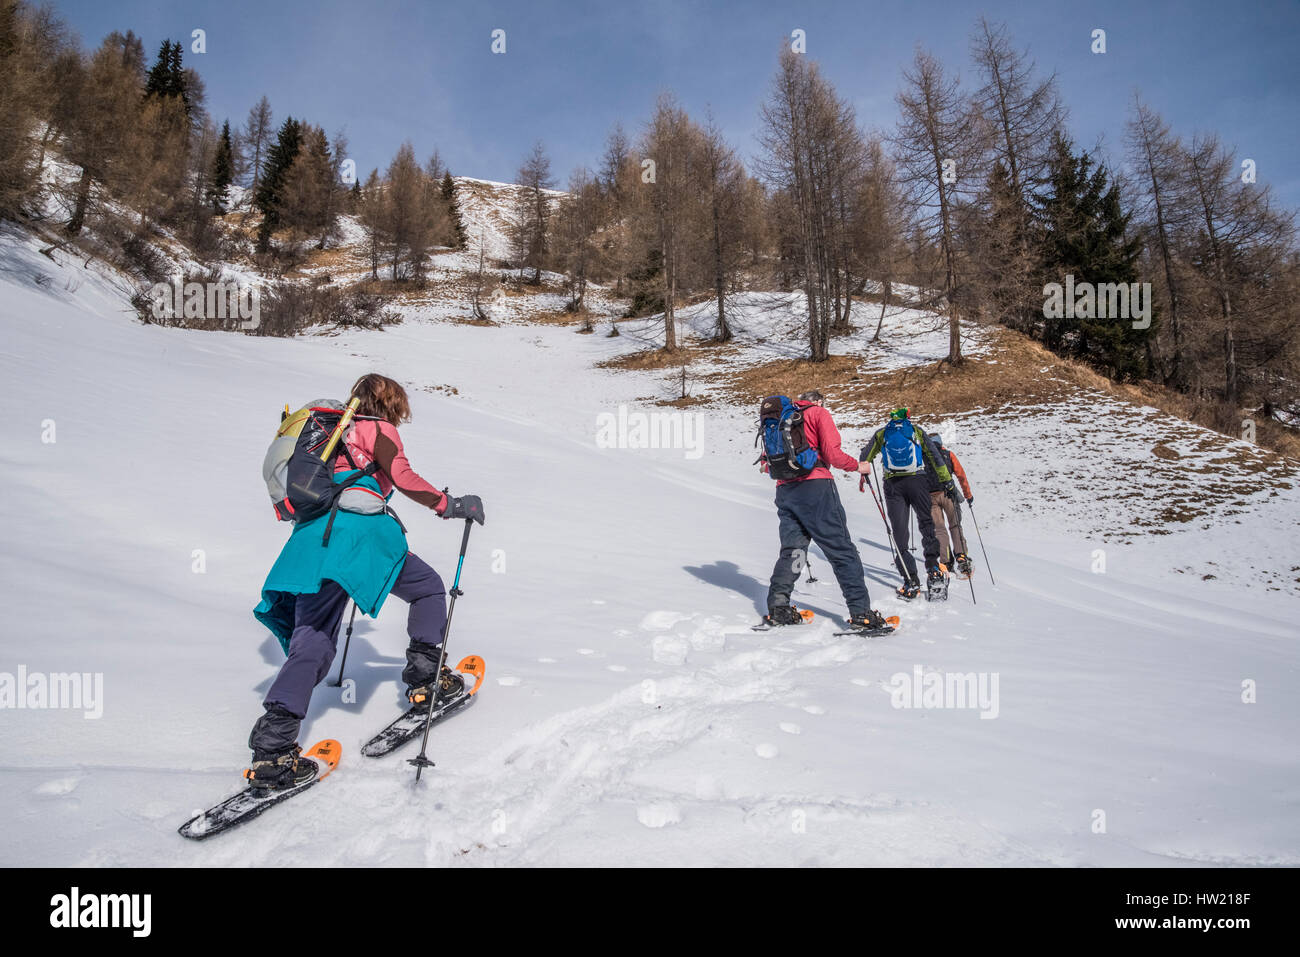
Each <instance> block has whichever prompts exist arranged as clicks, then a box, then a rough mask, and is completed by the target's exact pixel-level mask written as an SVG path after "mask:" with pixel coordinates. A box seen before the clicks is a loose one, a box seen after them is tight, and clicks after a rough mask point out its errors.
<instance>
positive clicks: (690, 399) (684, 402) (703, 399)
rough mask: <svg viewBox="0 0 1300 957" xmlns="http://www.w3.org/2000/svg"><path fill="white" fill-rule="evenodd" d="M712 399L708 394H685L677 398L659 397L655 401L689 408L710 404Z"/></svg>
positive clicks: (676, 407) (674, 406)
mask: <svg viewBox="0 0 1300 957" xmlns="http://www.w3.org/2000/svg"><path fill="white" fill-rule="evenodd" d="M712 401H713V400H712V399H711V398H709V397H708V396H703V395H683V396H678V397H677V398H675V399H659V400H657V401H656V402H655V405H668V406H672V407H673V408H674V409H689V408H691V407H692V406H696V405H708V404H709V403H711V402H712Z"/></svg>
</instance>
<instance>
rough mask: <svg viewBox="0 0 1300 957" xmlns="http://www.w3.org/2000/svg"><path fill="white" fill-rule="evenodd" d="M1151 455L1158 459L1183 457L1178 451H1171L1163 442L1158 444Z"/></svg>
mask: <svg viewBox="0 0 1300 957" xmlns="http://www.w3.org/2000/svg"><path fill="white" fill-rule="evenodd" d="M1151 454H1152V455H1154V456H1155V457H1156V458H1158V459H1181V458H1182V456H1181V455H1179V454H1178V453H1177V452H1176V451H1174V450H1173V449H1171V448H1170V447H1169V446H1167V445H1165V443H1163V442H1158V443H1156V445H1155V447H1154V448H1152V449H1151Z"/></svg>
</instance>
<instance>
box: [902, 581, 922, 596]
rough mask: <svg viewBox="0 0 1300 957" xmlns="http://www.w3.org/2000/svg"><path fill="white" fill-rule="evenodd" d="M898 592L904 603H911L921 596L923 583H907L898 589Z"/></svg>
mask: <svg viewBox="0 0 1300 957" xmlns="http://www.w3.org/2000/svg"><path fill="white" fill-rule="evenodd" d="M896 591H897V592H898V597H899V598H902V599H903V600H904V601H911V600H912V599H913V598H915V597H916V596H917V595H919V594H921V583H920V582H919V581H916V580H915V579H913V580H910V581H905V582H903V584H902V585H900V586H899V587H898V588H897V589H896Z"/></svg>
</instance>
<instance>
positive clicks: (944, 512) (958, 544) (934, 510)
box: [930, 491, 966, 568]
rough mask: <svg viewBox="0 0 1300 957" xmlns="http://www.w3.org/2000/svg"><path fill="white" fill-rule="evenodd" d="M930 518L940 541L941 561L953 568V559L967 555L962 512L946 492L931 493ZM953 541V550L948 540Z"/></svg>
mask: <svg viewBox="0 0 1300 957" xmlns="http://www.w3.org/2000/svg"><path fill="white" fill-rule="evenodd" d="M930 518H932V519H933V520H934V529H935V535H936V536H938V539H939V560H940V561H941V562H943V563H944V564H945V565H947V566H948V567H949V568H951V567H952V558H953V557H955V556H957V555H965V554H966V536H965V534H964V533H963V532H962V530H961V511H960V509H958V508H957V503H956V502H954V501H953V500H952V499H950V498H949V497H948V496H947V494H945V493H944V492H942V491H940V492H931V493H930ZM949 538H951V539H952V548H951V550H950V549H949V548H948V540H949Z"/></svg>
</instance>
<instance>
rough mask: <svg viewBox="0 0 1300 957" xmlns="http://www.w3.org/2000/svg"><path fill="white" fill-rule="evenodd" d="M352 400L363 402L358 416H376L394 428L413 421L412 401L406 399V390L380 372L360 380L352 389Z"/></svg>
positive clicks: (367, 375)
mask: <svg viewBox="0 0 1300 957" xmlns="http://www.w3.org/2000/svg"><path fill="white" fill-rule="evenodd" d="M351 398H354V399H360V400H361V405H360V406H358V407H357V414H358V415H370V416H374V417H375V418H379V419H383V420H384V421H385V422H387V423H389V424H390V425H394V426H396V425H401V424H402V423H403V422H410V421H411V401H410V399H408V398H407V397H406V390H405V389H403V388H402V386H401V384H400V383H398V382H395V381H393V380H392V379H390V378H388V376H384V375H380V374H379V373H378V372H370V373H367V374H366V375H363V376H362V377H361V378H360V379H358V380H357V382H356V385H354V386H353V387H352V395H351Z"/></svg>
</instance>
